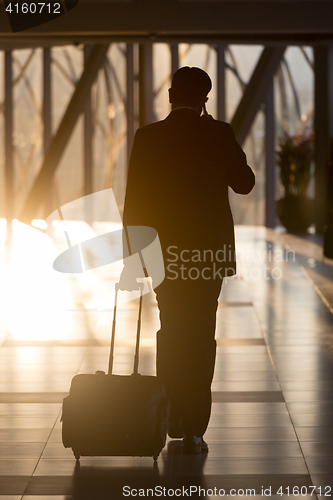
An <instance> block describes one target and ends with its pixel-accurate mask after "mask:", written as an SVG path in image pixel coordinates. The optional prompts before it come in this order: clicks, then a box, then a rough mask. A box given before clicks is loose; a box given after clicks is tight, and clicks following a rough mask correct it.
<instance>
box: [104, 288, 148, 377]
mask: <svg viewBox="0 0 333 500" xmlns="http://www.w3.org/2000/svg"><path fill="white" fill-rule="evenodd" d="M115 289H116V293H115V299H114V308H113V321H112V330H111V348H110V357H109V370H108V374H109V375H112V369H113V353H114V342H115V337H116V315H117V300H118V291H119V289H120V288H119V283H116V285H115ZM136 290H140V302H139V312H138V322H137V330H136V343H135V355H134V369H133V372H134V373H138V367H139V347H140V332H141V312H142V294H143V283H138V288H136Z"/></svg>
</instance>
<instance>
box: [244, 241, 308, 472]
mask: <svg viewBox="0 0 333 500" xmlns="http://www.w3.org/2000/svg"><path fill="white" fill-rule="evenodd" d="M266 243H268V241H267V240H266ZM282 244H283V246H284V247H285V249H286V250H288V249H289V250H291V248H290V247H289V245H288V244H287V243H286V244H285V242H283V241H282ZM288 247H289V248H288ZM297 264H298V265H300V264H299V263H297ZM300 267H301V266H300ZM309 282H310V284H311V281H310V280H309ZM245 285H246V287H247V289H248V293H249V296H250V298H251V300H252V303H253V309H254V313H255V315H256V318H257V321H258V323H259V328H260V331H261V334H262V337H263V339H264V340H265V344H266V349H267V354H268V357H269V359H270V362H271V365H272V367H273V370H274V372H275V376H276V381H277V383H278V385H279V387H280V391H281V393H282V396H283V399H284V403H285V405H286V408H287V411H288V415H289V418H290V421H291V425H292V427H293V431H294V434H295V438H296V441H297V442H298V446H299V449H300V451H301V453H302V457H303V460H304V464H305V467H306V469H307V471H308V474H309V476H310V470H309V467H308V464H307V461H306V458H305V455H304V452H303V449H302V446H301V443H300V440H299V437H298V434H297V432H296V428H295V425H294V421H293V419H292V415H291V413H290V410H289V408H288V403H287V402H286V400H285V397H284V391H283V390H282V387H281V383H280V380H279V375H278V371H277V369H276V366H275V363H274V360H273V357H272V353H271V351H270V347H269V344H268V342H267V332H266V331H265V329H264V328H263V327H262V324H261V321H260V316H259V314H258V311H257V307H256V303H255V298H254V297H253V296H252V293H251V288H250V286H249V283H248V281H247V280H245ZM310 479H311V476H310Z"/></svg>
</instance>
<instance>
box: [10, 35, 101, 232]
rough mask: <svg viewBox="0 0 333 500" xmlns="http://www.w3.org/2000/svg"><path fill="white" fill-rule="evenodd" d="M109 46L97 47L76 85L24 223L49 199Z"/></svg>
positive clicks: (25, 209)
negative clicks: (50, 182)
mask: <svg viewBox="0 0 333 500" xmlns="http://www.w3.org/2000/svg"><path fill="white" fill-rule="evenodd" d="M107 51H108V45H96V46H94V47H93V49H92V51H91V54H90V56H89V59H88V61H87V64H86V66H85V68H84V70H83V73H82V76H81V78H80V80H79V82H78V84H77V86H76V89H75V91H74V94H73V96H72V98H71V100H70V103H69V105H68V107H67V109H66V111H65V114H64V116H63V118H62V120H61V123H60V125H59V128H58V130H57V132H56V133H55V135H54V138H53V140H52V142H51V144H50V147H49V149H48V151H47V154H46V156H45V158H44V161H43V163H42V166H41V169H40V171H39V173H38V175H37V178H36V180H35V182H34V184H33V186H32V189H31V191H30V193H29V194H28V197H27V200H26V202H25V205H24V207H23V210H22V212H21V214H20V220H21V221H23V222H26V223H28V224H30V223H31V220H32V219H33V218H34V217H35V215H36V212H37V210H38V208H39V206H40V204H41V203H42V201H43V198H44V196H45V189H46V183H47V182H48V180H49V179H50V178H51V177H52V175H53V174H54V172H55V170H56V168H57V166H58V164H59V161H60V159H61V157H62V154H63V152H64V150H65V148H66V146H67V144H68V142H69V139H70V137H71V134H72V132H73V130H74V127H75V124H76V122H77V119H78V117H79V115H80V114H81V113H82V112H83V111H84V107H85V103H86V99H87V98H88V96H89V92H90V89H91V86H92V84H93V83H94V81H95V79H96V77H97V74H98V71H99V69H100V68H101V66H102V65H103V64H104V61H105V58H106V54H107Z"/></svg>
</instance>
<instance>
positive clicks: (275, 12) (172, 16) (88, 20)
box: [0, 0, 333, 37]
mask: <svg viewBox="0 0 333 500" xmlns="http://www.w3.org/2000/svg"><path fill="white" fill-rule="evenodd" d="M332 19H333V2H332V1H331V0H316V1H309V0H297V1H295V0H283V1H265V0H256V1H249V0H237V1H235V0H234V1H230V0H228V1H223V0H219V1H211V2H208V3H207V2H205V1H201V2H198V1H183V2H176V1H170V0H159V1H158V2H157V1H156V0H146V1H131V2H128V1H117V2H115V1H105V0H80V2H79V3H78V5H77V6H76V7H75V8H73V9H72V10H71V11H70V12H68V13H66V14H65V15H63V16H60V17H58V18H57V19H53V20H51V21H49V22H47V23H45V24H41V25H39V26H36V27H34V28H30V29H29V36H31V35H34V34H40V33H43V34H46V33H48V36H54V34H57V33H63V34H67V35H68V34H72V35H74V34H77V35H88V34H91V35H92V36H95V35H96V34H98V33H104V34H112V33H113V34H122V35H128V34H135V33H136V34H138V35H147V36H150V37H154V36H158V35H159V34H164V35H168V34H170V33H174V34H187V35H191V34H194V33H198V34H200V33H201V34H204V33H212V32H214V33H216V35H219V34H223V33H224V34H228V33H229V34H237V35H241V34H248V35H252V36H255V35H262V34H270V35H276V34H278V35H279V34H283V35H286V36H291V35H293V34H294V35H305V34H309V35H314V36H316V35H318V34H320V33H322V34H326V33H332ZM0 33H11V27H10V24H9V22H8V17H7V13H6V12H5V4H4V2H0ZM21 33H23V32H21ZM21 33H18V34H15V37H18V36H20V34H21ZM11 34H12V33H11ZM12 35H13V34H12Z"/></svg>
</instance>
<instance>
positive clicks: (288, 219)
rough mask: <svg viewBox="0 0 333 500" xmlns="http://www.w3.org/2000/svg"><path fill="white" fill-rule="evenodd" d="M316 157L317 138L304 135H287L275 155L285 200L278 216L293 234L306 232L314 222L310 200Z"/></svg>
mask: <svg viewBox="0 0 333 500" xmlns="http://www.w3.org/2000/svg"><path fill="white" fill-rule="evenodd" d="M313 154H314V135H313V133H310V134H309V133H306V131H303V132H301V133H299V134H295V135H289V134H284V136H283V137H281V138H280V140H279V147H278V150H277V152H276V159H277V163H278V165H279V167H280V178H281V182H282V184H283V186H284V189H285V195H284V198H281V199H279V200H278V201H277V215H278V217H279V219H280V221H281V223H282V224H283V225H284V227H285V228H286V229H287V230H288V231H289V232H291V233H302V232H305V231H306V230H307V229H308V227H309V226H310V225H311V224H312V222H313V206H314V204H313V200H312V199H310V198H309V197H308V196H307V191H308V186H309V182H310V179H311V162H312V160H313Z"/></svg>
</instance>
